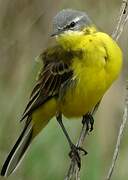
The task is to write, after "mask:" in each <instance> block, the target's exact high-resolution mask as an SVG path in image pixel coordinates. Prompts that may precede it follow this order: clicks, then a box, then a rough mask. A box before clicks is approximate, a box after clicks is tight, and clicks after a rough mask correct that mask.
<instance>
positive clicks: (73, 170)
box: [65, 102, 100, 180]
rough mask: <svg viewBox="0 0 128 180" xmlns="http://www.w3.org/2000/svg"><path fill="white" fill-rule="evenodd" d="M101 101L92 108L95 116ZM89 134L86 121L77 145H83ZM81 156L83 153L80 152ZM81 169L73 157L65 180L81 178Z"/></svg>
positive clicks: (78, 179)
mask: <svg viewBox="0 0 128 180" xmlns="http://www.w3.org/2000/svg"><path fill="white" fill-rule="evenodd" d="M99 104H100V102H99V103H98V104H97V105H96V106H95V108H94V109H93V110H92V112H91V115H92V116H94V115H95V113H96V111H97V109H98V107H99ZM87 135H88V130H87V127H86V123H85V124H84V125H83V127H82V130H81V133H80V136H79V139H78V141H77V143H76V146H77V147H83V143H84V141H85V138H86V136H87ZM80 156H81V154H80ZM79 173H80V169H79V167H78V165H77V162H76V160H74V159H71V163H70V166H69V169H68V173H67V175H66V178H65V180H80V174H79Z"/></svg>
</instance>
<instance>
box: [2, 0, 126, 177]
mask: <svg viewBox="0 0 128 180" xmlns="http://www.w3.org/2000/svg"><path fill="white" fill-rule="evenodd" d="M120 5H121V0H79V1H78V0H70V1H69V0H59V1H58V0H47V1H46V0H19V1H17V0H11V1H10V0H1V1H0V167H1V166H2V163H3V161H4V159H5V157H6V155H7V153H8V152H9V150H10V148H11V147H12V145H13V144H14V142H15V140H16V138H17V136H18V134H19V133H20V131H21V129H22V124H20V123H19V120H20V117H21V114H22V112H23V110H24V107H25V105H26V103H27V101H28V97H29V95H30V92H31V89H32V87H33V86H34V82H35V77H36V73H37V71H38V69H39V68H40V63H37V62H36V61H35V60H34V59H35V57H36V56H37V55H39V54H40V52H41V51H42V50H43V49H44V48H45V47H46V46H48V45H49V44H50V42H51V41H50V40H51V39H50V37H49V34H50V30H51V21H52V17H53V16H54V15H55V14H56V13H57V12H58V11H59V10H61V9H63V8H73V9H79V10H83V11H86V12H87V13H88V14H89V16H90V17H91V18H92V19H93V21H94V22H95V23H96V24H97V26H98V27H99V28H100V29H101V30H103V31H105V32H107V33H109V34H111V32H112V31H113V28H114V26H115V24H116V20H117V15H118V11H119V8H120ZM127 29H128V25H127V26H125V30H124V32H123V34H122V36H121V38H120V40H119V44H120V46H121V48H122V50H123V52H124V66H123V71H122V74H121V76H120V78H119V79H118V80H117V81H116V82H115V83H114V84H113V86H112V87H111V88H110V90H109V91H108V92H107V93H106V95H105V96H104V98H103V101H102V103H101V105H100V108H99V110H98V112H97V114H96V117H95V128H94V131H93V132H92V133H91V134H90V135H89V136H88V138H87V141H86V143H85V146H84V147H85V149H86V150H87V151H88V152H89V153H88V155H87V156H86V157H85V158H83V161H82V165H83V168H82V170H81V179H82V180H103V179H104V177H105V176H106V173H107V171H108V167H109V165H110V162H111V158H112V153H113V150H114V147H115V142H116V138H117V132H118V129H119V125H120V123H121V119H122V114H123V108H124V99H125V94H126V92H125V80H126V77H127V68H128V63H127V57H128V35H127V34H128V30H127ZM65 125H66V127H67V129H68V131H69V133H70V135H71V137H72V139H73V141H74V142H76V140H77V137H78V135H79V133H80V129H81V122H80V121H68V120H66V121H65ZM127 137H128V127H127V128H126V129H125V134H124V137H123V141H122V143H121V151H120V154H119V158H118V161H117V165H116V168H115V171H114V174H113V178H112V179H113V180H127V179H128V170H127V167H128V138H127ZM68 152H69V147H68V144H67V141H66V139H65V137H64V136H63V133H62V131H61V130H60V128H59V125H58V124H57V122H56V120H55V119H52V120H51V122H50V123H49V124H48V126H47V127H46V128H45V129H44V130H43V132H42V133H41V134H40V135H39V136H38V137H37V138H36V139H35V140H34V141H33V143H32V146H31V148H30V149H29V152H28V153H27V155H26V157H25V159H24V160H23V162H22V164H21V165H20V167H19V168H18V169H17V171H16V172H15V173H14V174H12V175H11V176H10V177H9V178H8V180H35V179H36V180H62V179H64V176H65V174H66V171H67V169H68V167H69V162H70V160H69V157H68ZM3 179H4V178H3ZM5 179H6V178H5ZM0 180H2V178H1V177H0Z"/></svg>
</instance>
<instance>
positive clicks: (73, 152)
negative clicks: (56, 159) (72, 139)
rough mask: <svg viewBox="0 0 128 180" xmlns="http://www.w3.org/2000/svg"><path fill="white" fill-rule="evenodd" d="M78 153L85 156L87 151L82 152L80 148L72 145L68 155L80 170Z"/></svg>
mask: <svg viewBox="0 0 128 180" xmlns="http://www.w3.org/2000/svg"><path fill="white" fill-rule="evenodd" d="M80 152H83V155H87V154H88V153H87V151H86V150H84V149H83V148H81V147H77V146H75V145H74V144H72V146H71V151H70V153H69V157H70V158H71V159H72V160H74V161H76V162H77V166H78V168H79V169H80V168H81V158H80Z"/></svg>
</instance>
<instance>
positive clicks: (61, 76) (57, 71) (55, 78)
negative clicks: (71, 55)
mask: <svg viewBox="0 0 128 180" xmlns="http://www.w3.org/2000/svg"><path fill="white" fill-rule="evenodd" d="M57 50H58V49H57ZM56 53H57V52H56V51H53V52H52V53H51V54H50V55H49V54H47V55H46V54H45V57H43V56H42V57H43V58H45V62H44V67H43V68H42V71H41V72H40V74H39V78H38V81H37V84H36V85H35V87H34V89H33V91H32V93H31V96H30V100H29V102H28V104H27V106H26V109H25V111H24V113H23V116H22V118H21V121H22V120H23V119H25V118H26V117H29V116H30V115H31V114H32V112H33V111H35V110H36V109H37V108H38V107H40V106H41V105H42V104H44V103H45V102H46V101H48V100H49V99H51V98H52V97H58V96H59V91H60V88H61V87H62V85H64V84H65V83H66V82H70V81H71V79H72V75H73V72H72V70H71V69H70V65H69V62H68V63H66V62H64V61H63V58H65V57H67V55H65V56H62V54H61V53H60V52H59V53H60V55H59V54H58V56H55V55H56ZM55 57H56V59H55ZM50 58H51V59H50ZM57 58H58V59H57ZM59 58H60V59H59ZM49 59H50V60H49ZM61 59H62V60H61ZM64 60H65V59H64ZM69 61H70V59H69Z"/></svg>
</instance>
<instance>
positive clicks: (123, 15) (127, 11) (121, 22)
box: [112, 0, 128, 41]
mask: <svg viewBox="0 0 128 180" xmlns="http://www.w3.org/2000/svg"><path fill="white" fill-rule="evenodd" d="M127 20H128V0H122V5H121V8H120V12H119V16H118V20H117V26H115V29H114V31H113V33H112V38H113V39H115V40H116V41H117V40H118V39H119V37H120V35H121V34H122V32H123V29H124V26H125V24H126V22H127Z"/></svg>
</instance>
